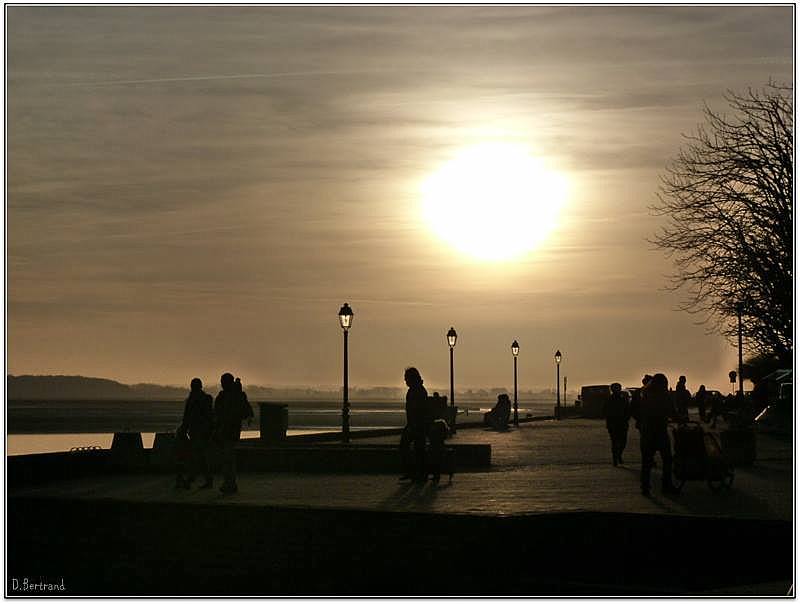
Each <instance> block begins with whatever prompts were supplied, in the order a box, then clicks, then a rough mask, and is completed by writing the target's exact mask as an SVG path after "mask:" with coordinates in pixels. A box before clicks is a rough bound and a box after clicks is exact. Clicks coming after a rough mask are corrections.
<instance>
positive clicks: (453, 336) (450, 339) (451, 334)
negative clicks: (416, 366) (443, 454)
mask: <svg viewBox="0 0 800 604" xmlns="http://www.w3.org/2000/svg"><path fill="white" fill-rule="evenodd" d="M457 339H458V334H457V333H456V330H455V329H453V327H452V326H451V327H450V329H449V331H448V332H447V345H448V346H449V347H450V413H451V415H452V419H453V422H452V425H451V426H450V430H451V431H452V432H453V434H455V433H456V407H455V404H456V393H455V389H454V388H453V348H455V345H456V340H457Z"/></svg>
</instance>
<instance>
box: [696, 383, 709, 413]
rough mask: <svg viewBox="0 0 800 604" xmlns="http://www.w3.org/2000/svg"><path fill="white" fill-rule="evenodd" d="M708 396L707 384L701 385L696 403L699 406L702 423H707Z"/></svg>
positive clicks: (698, 411) (698, 410)
mask: <svg viewBox="0 0 800 604" xmlns="http://www.w3.org/2000/svg"><path fill="white" fill-rule="evenodd" d="M707 397H708V394H707V393H706V387H705V384H700V388H699V389H698V390H697V394H695V395H694V402H695V404H696V405H697V413H698V415H699V416H700V421H701V422H704V421H706V398H707Z"/></svg>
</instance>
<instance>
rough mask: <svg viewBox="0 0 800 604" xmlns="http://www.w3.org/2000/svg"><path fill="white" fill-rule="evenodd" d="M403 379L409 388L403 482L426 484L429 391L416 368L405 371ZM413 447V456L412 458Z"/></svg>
mask: <svg viewBox="0 0 800 604" xmlns="http://www.w3.org/2000/svg"><path fill="white" fill-rule="evenodd" d="M403 379H404V380H405V382H406V386H408V392H407V393H406V426H405V428H404V429H403V434H402V436H401V437H400V455H401V459H402V462H403V465H404V468H403V470H404V471H403V475H402V476H401V477H400V479H401V480H405V479H409V478H410V479H412V480H413V481H414V482H425V481H426V480H427V472H426V470H425V436H426V432H427V428H428V426H427V423H428V422H427V421H426V420H427V417H428V415H429V413H430V412H429V411H428V391H427V390H425V387H424V386H423V385H422V383H423V381H422V376H421V375H420V373H419V370H418V369H417V368H416V367H409V368H407V369H406V370H405V373H404V375H403ZM412 447H413V456H412Z"/></svg>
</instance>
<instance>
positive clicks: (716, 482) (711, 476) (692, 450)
mask: <svg viewBox="0 0 800 604" xmlns="http://www.w3.org/2000/svg"><path fill="white" fill-rule="evenodd" d="M672 436H673V439H674V441H675V453H674V455H673V461H672V473H673V475H674V477H675V482H676V485H675V486H676V487H677V488H678V489H682V488H683V485H684V484H685V483H686V481H687V480H705V481H706V482H707V483H708V487H709V488H710V489H711V491H712V492H714V493H716V492H719V491H720V490H721V489H722V488H723V487H725V488H726V489H730V488H731V485H732V484H733V468H732V467H731V466H730V464H729V463H728V462H727V461H726V459H725V457H724V456H723V455H722V448H721V447H720V444H719V441H718V440H717V438H716V437H715V436H714V435H713V434H711V433H710V432H706V431H705V430H703V426H701V425H700V424H698V423H697V422H694V421H686V422H683V423H680V424H677V425H674V426H673V427H672Z"/></svg>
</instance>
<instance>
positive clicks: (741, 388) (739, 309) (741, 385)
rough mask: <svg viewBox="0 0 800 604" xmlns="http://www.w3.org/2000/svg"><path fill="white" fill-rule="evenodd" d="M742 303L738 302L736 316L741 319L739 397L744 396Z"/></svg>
mask: <svg viewBox="0 0 800 604" xmlns="http://www.w3.org/2000/svg"><path fill="white" fill-rule="evenodd" d="M742 306H743V305H742V303H741V302H737V303H736V317H737V318H738V320H739V398H741V397H743V396H744V383H743V381H742V380H743V379H744V378H742Z"/></svg>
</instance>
